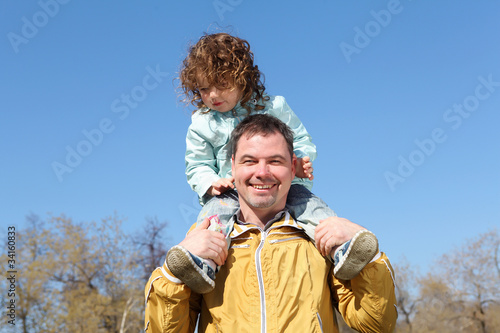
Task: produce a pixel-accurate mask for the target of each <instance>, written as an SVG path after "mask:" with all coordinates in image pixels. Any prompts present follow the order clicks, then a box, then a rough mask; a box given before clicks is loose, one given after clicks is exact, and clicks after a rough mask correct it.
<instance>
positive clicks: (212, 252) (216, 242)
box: [179, 218, 227, 266]
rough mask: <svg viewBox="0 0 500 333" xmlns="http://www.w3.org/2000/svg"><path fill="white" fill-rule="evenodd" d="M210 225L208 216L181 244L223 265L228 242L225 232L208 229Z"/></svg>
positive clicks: (194, 252)
mask: <svg viewBox="0 0 500 333" xmlns="http://www.w3.org/2000/svg"><path fill="white" fill-rule="evenodd" d="M209 226H210V222H209V221H208V218H206V219H204V220H203V222H202V223H201V224H200V225H198V226H196V228H194V229H193V230H191V232H189V233H188V234H187V235H186V238H184V240H183V241H182V242H180V243H179V245H181V246H183V247H184V248H185V249H186V250H188V251H189V252H191V253H192V254H194V255H197V256H199V257H201V258H204V259H212V260H213V261H214V262H215V263H216V264H217V265H219V266H222V265H224V262H225V261H226V258H227V243H226V238H225V237H224V235H223V234H221V233H220V232H217V231H211V230H207V228H208V227H209Z"/></svg>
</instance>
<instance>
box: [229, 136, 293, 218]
mask: <svg viewBox="0 0 500 333" xmlns="http://www.w3.org/2000/svg"><path fill="white" fill-rule="evenodd" d="M232 172H233V176H234V178H235V186H236V189H237V190H238V194H239V197H240V207H241V209H242V210H244V209H247V208H248V209H252V210H258V211H260V212H264V213H273V214H276V213H278V212H279V211H280V210H282V209H283V208H284V207H285V204H286V198H287V195H288V191H289V189H290V185H291V182H292V180H293V178H294V177H295V156H294V157H293V160H292V157H291V156H290V152H289V151H288V147H287V144H286V141H285V138H284V137H283V135H281V134H280V133H273V134H268V135H267V136H262V135H260V134H257V135H254V136H253V137H251V138H247V136H246V134H243V135H242V136H241V138H240V140H239V141H238V146H237V150H236V154H235V155H234V156H233V163H232Z"/></svg>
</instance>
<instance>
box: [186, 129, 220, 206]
mask: <svg viewBox="0 0 500 333" xmlns="http://www.w3.org/2000/svg"><path fill="white" fill-rule="evenodd" d="M186 176H187V181H188V184H189V185H190V186H191V188H192V189H193V190H194V191H195V192H196V193H197V194H198V196H199V197H200V198H202V197H203V196H204V195H205V193H206V192H207V190H208V189H209V188H210V186H212V184H213V182H215V181H217V180H218V179H219V178H220V177H219V175H218V167H217V158H216V156H215V153H214V149H213V146H212V145H211V144H210V142H209V141H208V140H207V139H206V138H204V137H203V136H202V135H201V134H200V133H199V132H198V131H196V129H195V128H194V127H193V126H190V127H189V129H188V133H187V135H186Z"/></svg>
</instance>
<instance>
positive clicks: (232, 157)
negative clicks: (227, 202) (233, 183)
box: [231, 154, 234, 177]
mask: <svg viewBox="0 0 500 333" xmlns="http://www.w3.org/2000/svg"><path fill="white" fill-rule="evenodd" d="M231 174H232V175H233V177H234V154H233V155H231Z"/></svg>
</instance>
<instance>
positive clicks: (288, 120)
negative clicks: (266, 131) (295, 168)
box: [270, 96, 317, 161]
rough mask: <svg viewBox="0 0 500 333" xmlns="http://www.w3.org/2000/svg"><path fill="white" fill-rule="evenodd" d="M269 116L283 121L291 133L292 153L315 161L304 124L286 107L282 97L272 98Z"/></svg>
mask: <svg viewBox="0 0 500 333" xmlns="http://www.w3.org/2000/svg"><path fill="white" fill-rule="evenodd" d="M270 113H271V115H273V116H275V117H276V118H278V119H280V120H281V121H283V122H284V123H285V124H287V125H288V126H289V127H290V128H291V129H292V131H293V133H294V137H293V151H294V153H295V155H297V157H300V158H302V157H304V156H309V157H310V158H311V161H314V159H316V155H317V153H316V146H315V145H314V144H313V142H312V138H311V136H310V135H309V133H308V132H307V130H306V128H305V126H304V124H302V122H301V121H300V119H299V117H297V115H296V114H295V113H294V112H293V110H292V109H291V108H290V106H288V103H287V102H286V101H285V98H284V97H282V96H276V97H274V101H273V108H272V110H270Z"/></svg>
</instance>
